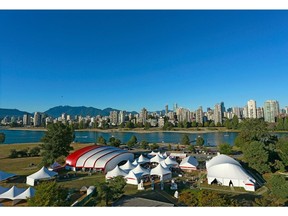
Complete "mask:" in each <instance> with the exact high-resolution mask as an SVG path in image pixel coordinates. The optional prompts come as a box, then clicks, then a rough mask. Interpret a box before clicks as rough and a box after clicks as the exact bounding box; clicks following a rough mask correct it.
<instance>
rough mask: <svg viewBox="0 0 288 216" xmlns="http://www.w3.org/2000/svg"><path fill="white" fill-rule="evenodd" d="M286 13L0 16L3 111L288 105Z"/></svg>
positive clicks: (102, 12) (30, 13)
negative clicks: (252, 103)
mask: <svg viewBox="0 0 288 216" xmlns="http://www.w3.org/2000/svg"><path fill="white" fill-rule="evenodd" d="M287 20H288V11H287V10H274V11H273V10H270V11H261V10H258V11H256V10H242V11H240V10H226V11H221V10H178V11H177V10H161V11H160V10H153V11H147V10H146V11H145V10H142V11H141V10H130V11H125V10H114V11H113V10H82V11H80V10H79V11H69V10H66V11H61V10H58V11H43V10H37V11H25V10H22V11H8V10H6V11H5V10H3V11H0V29H1V30H0V31H1V34H0V82H1V86H0V107H1V108H17V109H20V110H25V111H29V112H34V111H46V110H47V109H49V108H51V107H53V106H58V105H71V106H82V105H83V106H93V107H97V108H100V109H103V108H106V107H113V108H117V109H122V110H128V111H132V110H135V111H140V109H142V108H143V107H146V108H147V109H148V110H150V111H155V110H161V109H164V107H165V105H166V104H168V105H169V108H170V109H172V106H173V103H178V106H182V107H186V108H188V109H191V110H195V109H197V108H198V107H199V106H202V107H203V108H204V109H206V108H207V107H214V105H215V104H216V103H219V102H221V101H224V103H225V106H226V107H234V106H240V107H242V106H244V105H245V104H246V103H247V101H248V100H250V99H254V100H256V101H257V106H263V104H264V101H265V100H269V99H274V100H278V101H279V103H280V107H284V106H288V97H287V92H288V91H287V86H286V82H287V78H288V27H287Z"/></svg>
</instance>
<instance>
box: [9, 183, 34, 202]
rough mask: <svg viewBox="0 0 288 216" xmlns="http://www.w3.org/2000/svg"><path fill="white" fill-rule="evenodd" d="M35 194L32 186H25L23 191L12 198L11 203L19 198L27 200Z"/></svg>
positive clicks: (19, 199)
mask: <svg viewBox="0 0 288 216" xmlns="http://www.w3.org/2000/svg"><path fill="white" fill-rule="evenodd" d="M34 195H35V189H34V188H32V187H29V188H27V189H26V190H25V191H24V192H23V193H21V194H19V195H18V196H16V197H15V198H14V201H13V205H15V204H16V203H17V202H19V201H21V200H27V199H28V198H30V197H33V196H34Z"/></svg>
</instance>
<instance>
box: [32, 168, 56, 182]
mask: <svg viewBox="0 0 288 216" xmlns="http://www.w3.org/2000/svg"><path fill="white" fill-rule="evenodd" d="M56 175H58V173H57V172H54V171H50V170H48V169H47V168H46V167H44V166H43V167H42V168H41V169H40V170H39V171H37V172H36V173H33V174H32V175H29V176H27V177H26V184H28V185H31V186H34V185H35V181H36V180H40V179H52V178H53V177H54V176H56Z"/></svg>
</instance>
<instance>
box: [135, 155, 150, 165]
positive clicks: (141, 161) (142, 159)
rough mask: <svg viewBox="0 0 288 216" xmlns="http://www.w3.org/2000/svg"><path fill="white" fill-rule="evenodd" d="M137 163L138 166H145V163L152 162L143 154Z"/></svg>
mask: <svg viewBox="0 0 288 216" xmlns="http://www.w3.org/2000/svg"><path fill="white" fill-rule="evenodd" d="M137 162H138V164H144V163H149V162H150V160H149V159H148V158H146V157H144V156H143V155H142V154H141V155H140V157H139V158H137Z"/></svg>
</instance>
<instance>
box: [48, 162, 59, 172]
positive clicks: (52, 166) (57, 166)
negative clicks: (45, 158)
mask: <svg viewBox="0 0 288 216" xmlns="http://www.w3.org/2000/svg"><path fill="white" fill-rule="evenodd" d="M61 167H62V166H61V165H60V164H59V163H58V162H57V161H55V162H54V163H53V164H52V165H51V166H50V167H49V168H48V170H50V171H54V170H57V169H59V168H61Z"/></svg>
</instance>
